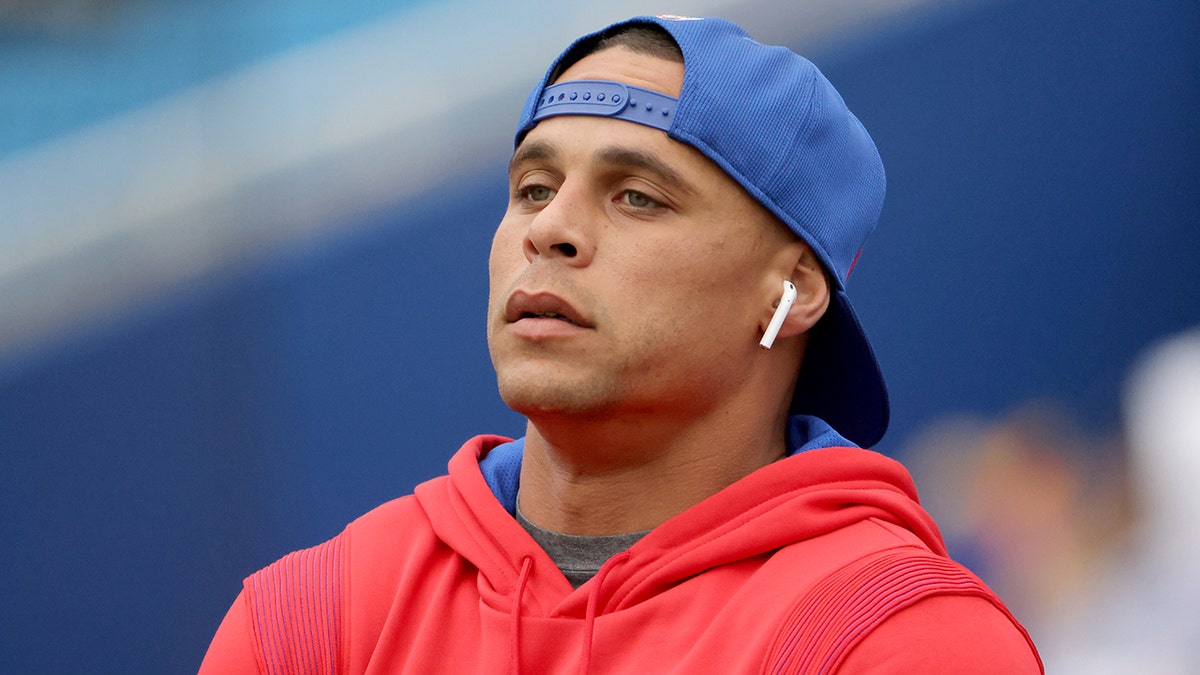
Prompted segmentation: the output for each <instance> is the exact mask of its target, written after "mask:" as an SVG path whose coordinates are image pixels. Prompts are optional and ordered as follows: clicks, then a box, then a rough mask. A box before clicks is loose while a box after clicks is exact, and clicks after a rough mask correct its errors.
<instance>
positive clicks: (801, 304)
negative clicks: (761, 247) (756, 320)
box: [761, 241, 830, 339]
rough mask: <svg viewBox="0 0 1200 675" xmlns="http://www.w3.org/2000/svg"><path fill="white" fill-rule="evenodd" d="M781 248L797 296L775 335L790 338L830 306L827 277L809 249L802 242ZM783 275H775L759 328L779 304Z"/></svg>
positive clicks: (766, 323)
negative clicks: (769, 299) (776, 276)
mask: <svg viewBox="0 0 1200 675" xmlns="http://www.w3.org/2000/svg"><path fill="white" fill-rule="evenodd" d="M785 248H786V251H785V252H781V256H782V258H783V260H782V264H783V266H784V269H789V268H790V269H789V271H790V276H786V277H783V278H786V279H788V280H789V281H791V282H792V284H793V285H794V286H795V287H796V299H795V301H793V302H792V307H791V309H790V310H789V311H788V313H787V316H786V317H785V318H784V320H783V325H782V326H780V328H779V335H778V338H779V339H782V338H789V337H794V336H796V335H801V334H803V333H807V332H808V330H809V329H810V328H812V327H813V326H814V325H816V323H817V321H818V320H820V318H821V317H822V316H824V315H825V310H826V309H827V308H828V307H829V296H830V291H829V279H828V278H827V277H826V275H825V269H824V268H823V267H821V263H820V262H819V261H818V260H817V256H815V255H814V254H813V252H812V250H811V249H809V248H808V246H807V245H805V244H804V243H803V242H799V241H797V242H794V243H793V244H791V245H789V246H787V247H785ZM783 278H776V279H775V291H774V297H773V299H772V301H771V304H770V305H768V306H767V307H766V308H764V311H763V318H762V326H761V328H762V330H766V327H767V325H768V324H769V323H770V321H771V317H772V316H773V315H774V313H775V308H776V307H778V306H779V300H780V297H781V295H782V293H783V284H782V281H783Z"/></svg>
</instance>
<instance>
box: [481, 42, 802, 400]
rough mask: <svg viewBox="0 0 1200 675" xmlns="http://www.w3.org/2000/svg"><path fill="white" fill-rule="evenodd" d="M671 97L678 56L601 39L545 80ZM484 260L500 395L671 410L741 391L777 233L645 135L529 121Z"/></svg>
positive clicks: (657, 135)
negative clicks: (600, 46)
mask: <svg viewBox="0 0 1200 675" xmlns="http://www.w3.org/2000/svg"><path fill="white" fill-rule="evenodd" d="M583 79H600V80H615V81H619V82H623V83H626V84H632V85H636V86H640V87H643V88H646V89H651V90H655V91H659V92H662V93H666V94H669V95H671V96H678V95H679V92H680V89H681V87H682V82H683V66H682V64H677V63H672V62H669V61H665V60H662V59H658V58H654V57H650V56H646V55H642V54H638V53H635V52H633V51H631V50H629V49H627V48H625V47H613V48H610V49H607V50H604V51H601V52H597V53H593V54H591V55H589V56H587V57H585V58H583V59H582V60H580V61H579V62H578V63H576V64H575V65H573V66H571V67H570V68H568V69H567V70H566V71H565V72H564V73H563V74H562V76H561V77H560V78H559V80H558V81H559V82H565V81H569V80H583ZM509 186H510V199H509V204H508V210H507V212H506V213H505V216H504V219H503V220H502V221H501V222H500V225H499V227H498V228H497V230H496V235H495V238H494V240H493V242H492V252H491V257H490V260H489V266H488V267H489V272H490V278H491V295H490V300H489V309H488V345H489V349H490V351H491V355H492V362H493V364H494V365H495V368H496V374H497V380H498V383H499V388H500V393H501V396H502V397H503V398H504V400H505V402H506V403H507V404H508V405H509V406H510V407H512V408H513V409H514V410H516V411H518V412H520V413H522V414H524V415H526V416H528V417H530V418H533V419H536V418H537V416H538V415H563V414H566V415H575V416H600V417H611V416H613V415H617V414H620V415H626V416H632V417H634V418H636V417H637V416H638V415H677V416H679V417H680V418H685V417H687V416H689V415H695V414H700V413H702V412H704V411H708V410H711V409H713V407H714V406H715V405H716V404H718V403H719V401H720V400H721V399H722V397H723V396H726V395H727V394H728V393H729V392H730V391H731V390H732V389H733V388H735V387H740V386H744V385H745V378H746V377H747V376H746V372H747V369H746V368H745V367H744V364H746V363H748V362H749V359H751V358H753V357H754V355H755V353H756V350H758V345H757V341H758V338H759V337H760V336H759V334H758V331H759V325H760V320H761V317H762V315H763V313H764V312H767V311H769V307H764V304H763V302H762V297H763V290H762V289H763V288H764V284H776V285H777V284H778V277H777V276H776V277H774V278H771V279H769V280H768V279H767V276H766V275H765V274H764V270H765V269H766V267H767V265H768V262H769V261H770V259H771V256H772V255H773V254H776V253H777V252H778V250H779V248H780V246H781V244H782V242H784V241H786V240H787V239H788V238H789V237H790V233H787V232H786V231H785V230H784V228H783V227H782V226H780V225H779V224H778V223H777V222H775V221H774V220H773V219H772V218H771V216H770V215H769V214H768V213H767V212H766V211H765V210H764V209H763V208H762V207H761V206H760V205H759V204H758V203H757V202H755V201H754V200H753V199H752V198H751V197H750V196H749V195H748V194H746V192H745V191H743V190H742V189H741V188H740V186H738V185H737V184H736V183H735V182H734V181H733V180H732V179H731V178H729V177H728V176H727V175H726V174H725V173H724V172H723V171H722V170H721V169H720V168H718V167H717V166H716V165H715V164H713V163H712V162H711V161H709V160H708V159H707V158H705V157H704V156H703V155H701V154H700V153H699V152H698V151H696V150H695V149H694V148H691V147H690V146H687V145H684V144H681V143H678V142H675V141H672V140H671V139H669V138H668V137H667V135H666V134H665V133H664V132H662V131H660V130H657V129H653V128H651V127H646V126H643V125H640V124H634V123H632V122H626V121H622V120H613V119H607V118H601V117H592V116H560V117H552V118H549V119H546V120H543V121H542V122H541V123H539V124H538V125H537V126H536V127H534V128H533V130H532V131H530V132H529V134H528V136H526V138H525V139H524V141H523V142H522V144H521V146H520V147H519V148H518V149H517V152H516V153H515V154H514V156H513V161H512V163H511V166H510V170H509Z"/></svg>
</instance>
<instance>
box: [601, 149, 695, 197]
mask: <svg viewBox="0 0 1200 675" xmlns="http://www.w3.org/2000/svg"><path fill="white" fill-rule="evenodd" d="M596 159H597V160H599V161H600V162H601V163H604V164H611V165H614V166H621V167H628V168H636V169H642V170H643V171H648V172H650V173H653V174H655V175H656V176H657V177H658V178H659V180H661V181H662V182H664V183H666V184H667V186H668V187H673V188H675V189H677V190H680V191H682V192H687V193H690V194H697V190H696V188H695V186H693V185H692V184H691V183H690V182H688V180H687V179H686V178H684V177H683V175H682V174H680V173H679V172H678V171H676V170H675V169H673V168H671V166H670V165H669V164H667V163H666V162H664V161H662V160H661V159H659V158H658V157H657V156H655V155H654V154H652V153H649V152H646V151H644V150H639V149H636V148H628V147H621V146H612V147H607V148H603V149H601V150H600V151H598V152H597V153H596Z"/></svg>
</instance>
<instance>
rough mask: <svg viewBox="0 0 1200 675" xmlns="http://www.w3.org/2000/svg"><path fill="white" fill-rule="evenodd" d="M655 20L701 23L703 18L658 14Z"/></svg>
mask: <svg viewBox="0 0 1200 675" xmlns="http://www.w3.org/2000/svg"><path fill="white" fill-rule="evenodd" d="M657 18H659V19H663V20H665V21H703V20H704V17H702V16H679V15H678V14H659V15H658V17H657Z"/></svg>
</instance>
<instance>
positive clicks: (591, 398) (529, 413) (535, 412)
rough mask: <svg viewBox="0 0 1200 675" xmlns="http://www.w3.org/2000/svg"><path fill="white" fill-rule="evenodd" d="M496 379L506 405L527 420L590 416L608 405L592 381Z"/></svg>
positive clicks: (605, 397) (605, 398)
mask: <svg viewBox="0 0 1200 675" xmlns="http://www.w3.org/2000/svg"><path fill="white" fill-rule="evenodd" d="M514 379H515V378H498V384H499V390H500V398H501V399H503V400H504V403H505V405H507V406H508V407H509V408H512V409H513V410H514V411H516V412H518V413H520V414H521V415H523V416H525V417H527V418H529V419H537V418H539V417H557V416H566V415H575V416H589V415H594V414H596V413H597V411H599V410H601V409H604V408H606V407H607V405H606V403H607V399H608V397H607V396H604V395H603V394H602V393H601V391H599V389H600V388H599V387H596V386H595V383H579V384H570V383H565V382H563V381H561V380H556V381H550V380H548V379H545V378H541V379H535V378H526V379H522V380H518V381H513V380H514Z"/></svg>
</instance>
